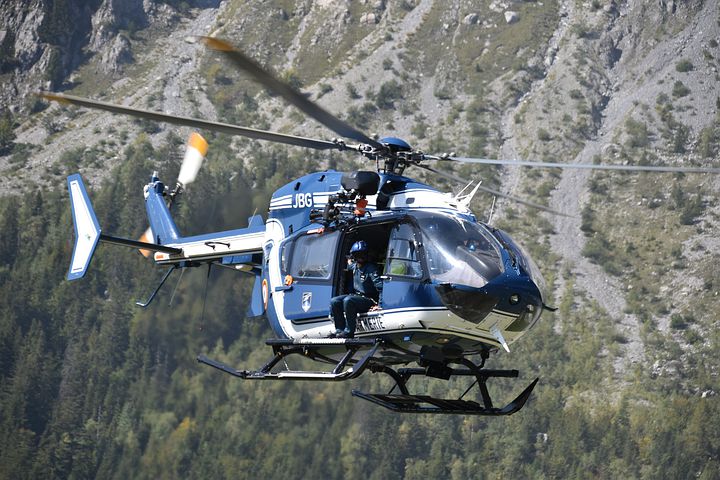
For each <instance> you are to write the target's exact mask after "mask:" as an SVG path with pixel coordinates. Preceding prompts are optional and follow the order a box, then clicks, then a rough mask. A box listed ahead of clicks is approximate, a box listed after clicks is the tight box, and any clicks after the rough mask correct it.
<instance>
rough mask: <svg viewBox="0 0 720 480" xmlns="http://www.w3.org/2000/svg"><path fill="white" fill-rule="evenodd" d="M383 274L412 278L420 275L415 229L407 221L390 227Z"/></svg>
mask: <svg viewBox="0 0 720 480" xmlns="http://www.w3.org/2000/svg"><path fill="white" fill-rule="evenodd" d="M385 274H386V275H397V276H404V277H412V278H420V277H422V266H421V263H420V254H419V252H418V241H417V238H416V233H415V229H414V228H413V226H412V225H411V224H409V223H400V224H397V225H395V226H394V227H393V229H392V232H391V234H390V243H389V244H388V253H387V261H386V264H385Z"/></svg>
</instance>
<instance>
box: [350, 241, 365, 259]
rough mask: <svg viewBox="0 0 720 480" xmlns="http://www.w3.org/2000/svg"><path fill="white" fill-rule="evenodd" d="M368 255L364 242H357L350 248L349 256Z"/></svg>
mask: <svg viewBox="0 0 720 480" xmlns="http://www.w3.org/2000/svg"><path fill="white" fill-rule="evenodd" d="M362 253H368V246H367V243H366V242H365V240H359V241H357V242H355V243H353V245H352V247H350V255H358V254H362Z"/></svg>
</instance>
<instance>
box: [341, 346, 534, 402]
mask: <svg viewBox="0 0 720 480" xmlns="http://www.w3.org/2000/svg"><path fill="white" fill-rule="evenodd" d="M462 363H463V365H466V366H467V367H468V368H463V369H454V368H449V367H448V368H446V369H445V371H444V377H443V378H446V379H449V378H450V377H453V376H470V377H475V383H477V385H478V388H479V390H480V396H481V398H482V402H483V403H482V404H480V403H478V402H474V401H472V400H463V398H462V397H464V396H465V394H466V393H467V392H468V391H470V388H472V386H473V385H474V384H473V385H471V386H470V388H468V389H467V390H465V393H463V394H462V395H461V396H460V398H457V399H445V398H435V397H431V396H429V395H411V394H410V392H409V391H408V388H407V382H408V380H410V378H411V377H412V376H415V375H417V376H429V375H428V369H427V368H400V369H398V370H397V371H395V370H393V369H392V368H390V367H387V366H379V367H375V366H373V367H371V371H372V372H375V373H386V374H388V375H390V377H392V379H393V380H395V383H396V385H395V386H394V387H393V389H392V390H390V393H387V394H379V393H365V392H360V391H358V390H353V391H352V394H353V396H355V397H358V398H362V399H363V400H367V401H369V402H372V403H374V404H376V405H380V406H382V407H385V408H388V409H390V410H392V411H394V412H401V413H445V414H462V415H486V416H502V415H512V414H513V413H516V412H518V411H519V410H520V409H522V408H523V406H525V402H527V400H528V398H530V394H531V393H532V391H533V389H534V388H535V385H536V384H537V382H538V380H539V379H538V378H536V379H535V380H534V381H533V382H532V383H530V385H528V386H527V387H526V388H525V390H523V391H522V393H520V395H518V396H517V398H515V400H513V401H512V402H510V403H508V404H507V405H505V406H504V407H502V408H496V407H495V406H493V402H492V398H491V397H490V393H489V392H488V389H487V385H486V381H487V379H488V378H493V377H504V378H516V377H517V376H518V371H517V370H489V369H482V368H478V367H477V366H475V365H474V364H473V363H472V362H470V361H469V360H466V359H463V361H462ZM430 376H434V375H430ZM395 387H398V388H399V389H400V393H399V394H393V393H392V391H393V390H394V389H395Z"/></svg>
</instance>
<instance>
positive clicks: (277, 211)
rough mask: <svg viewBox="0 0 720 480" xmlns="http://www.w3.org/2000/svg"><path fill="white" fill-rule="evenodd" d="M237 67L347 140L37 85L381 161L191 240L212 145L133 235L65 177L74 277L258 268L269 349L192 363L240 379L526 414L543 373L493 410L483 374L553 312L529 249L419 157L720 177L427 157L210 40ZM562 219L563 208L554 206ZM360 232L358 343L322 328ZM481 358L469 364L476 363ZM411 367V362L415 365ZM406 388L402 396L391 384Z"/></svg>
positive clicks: (431, 408)
mask: <svg viewBox="0 0 720 480" xmlns="http://www.w3.org/2000/svg"><path fill="white" fill-rule="evenodd" d="M199 40H200V41H202V42H204V43H205V44H206V45H207V46H209V47H210V48H212V49H215V50H217V51H220V52H222V54H223V55H225V56H226V57H227V58H228V59H229V60H230V61H231V62H232V63H233V64H235V65H236V66H237V67H239V68H240V69H241V70H243V71H244V72H246V73H248V74H250V75H251V76H252V77H253V78H255V79H256V80H258V81H259V82H261V83H262V84H264V85H265V86H266V87H268V88H269V89H270V90H272V91H273V92H274V93H275V94H278V95H280V96H282V97H283V98H285V99H286V100H287V101H289V102H290V103H291V104H293V105H294V106H296V107H298V108H299V109H300V110H302V111H303V112H305V113H306V114H308V115H309V116H311V117H312V118H314V119H316V120H318V121H319V122H321V123H322V124H324V125H325V126H327V127H328V128H329V129H331V130H333V131H334V132H335V133H337V134H338V135H340V136H342V137H344V138H348V139H352V140H354V141H356V142H358V143H357V144H348V143H345V142H344V141H341V140H337V139H335V140H332V141H324V140H316V139H310V138H304V137H297V136H292V135H285V134H280V133H274V132H268V131H263V130H255V129H250V128H245V127H239V126H235V125H228V124H223V123H217V122H210V121H206V120H200V119H194V118H188V117H178V116H172V115H167V114H163V113H158V112H150V111H147V110H139V109H134V108H129V107H124V106H119V105H114V104H110V103H105V102H100V101H96V100H89V99H85V98H80V97H75V96H71V95H63V94H56V93H43V94H41V95H42V96H43V97H45V98H47V99H49V100H53V101H58V102H62V103H65V104H71V105H78V106H85V107H89V108H95V109H101V110H106V111H110V112H114V113H121V114H129V115H133V116H137V117H141V118H145V119H151V120H156V121H161V122H168V123H172V124H177V125H184V126H191V127H195V128H204V129H209V130H214V131H219V132H225V133H230V134H234V135H243V136H247V137H251V138H255V139H262V140H269V141H273V142H279V143H284V144H289V145H296V146H301V147H306V148H313V149H320V150H339V151H354V152H358V153H359V154H360V155H362V156H363V157H366V158H368V159H371V160H374V161H375V162H376V163H377V170H376V171H354V172H349V173H341V172H336V171H332V170H329V171H323V172H317V173H311V174H308V175H305V176H303V177H301V178H299V179H297V180H293V181H292V182H290V183H288V184H287V185H285V186H284V187H282V188H280V189H279V190H277V191H276V192H275V193H274V194H273V196H272V199H271V201H270V209H269V212H268V216H267V220H266V221H263V219H262V217H260V216H254V217H252V218H250V219H249V223H248V226H247V227H246V228H240V229H237V230H230V231H223V232H214V233H209V234H205V235H199V236H190V237H184V236H182V235H181V233H180V232H179V231H178V228H177V227H176V225H175V223H174V221H173V218H172V216H171V213H170V205H171V204H172V200H173V199H174V198H175V197H176V196H177V195H178V194H179V193H180V192H181V191H182V189H183V188H184V187H185V186H187V184H189V183H190V182H192V181H193V180H194V179H195V177H196V175H197V173H198V170H199V168H200V163H201V161H202V158H203V157H204V153H205V150H206V148H207V144H204V142H203V141H201V140H198V138H197V137H195V139H194V140H191V142H190V146H189V148H188V153H187V155H186V159H185V161H184V163H183V166H182V168H181V171H180V175H179V178H178V182H177V185H176V186H175V188H174V189H172V190H170V189H169V188H168V187H167V186H166V185H165V184H163V183H162V182H161V181H160V179H159V178H158V176H157V174H156V173H153V174H152V176H151V178H150V182H149V183H148V184H147V185H145V186H144V188H143V193H144V196H145V205H146V209H147V216H148V219H149V222H150V230H149V231H148V235H146V236H145V238H144V239H142V240H140V241H137V240H131V239H126V238H120V237H115V236H110V235H107V234H105V233H103V232H102V230H101V228H100V225H99V224H98V221H97V219H96V216H95V213H94V211H93V208H92V205H91V202H90V199H89V197H88V194H87V191H86V189H85V187H84V185H83V181H82V179H81V177H80V175H79V174H74V175H71V176H70V177H68V188H69V192H70V199H71V203H72V212H73V220H74V224H75V238H76V241H75V248H74V251H73V257H72V262H71V267H70V271H69V273H68V279H69V280H75V279H78V278H81V277H82V276H83V275H84V274H85V272H86V271H87V269H88V266H89V264H90V260H91V259H92V256H93V252H94V251H95V248H96V246H97V244H98V242H107V243H115V244H120V245H124V246H129V247H133V248H139V249H143V250H144V251H148V252H153V258H154V261H155V262H156V263H157V264H158V265H162V266H167V267H169V269H168V271H167V273H166V274H165V277H164V278H163V280H162V281H161V283H160V285H159V286H158V287H157V289H156V290H155V291H154V292H153V293H152V295H151V296H150V298H149V300H148V301H147V302H144V303H139V305H141V306H147V305H148V304H149V303H150V301H152V299H153V297H154V296H155V294H156V293H157V291H158V290H159V289H160V287H161V286H162V285H163V283H164V282H165V281H166V280H167V278H168V277H169V275H170V274H171V273H172V272H173V271H175V270H177V269H183V268H187V267H192V266H198V265H201V264H217V265H222V266H224V267H229V268H233V269H236V270H237V271H239V272H242V273H245V274H248V275H251V276H253V277H254V278H255V287H254V290H253V295H252V299H251V302H250V312H251V314H252V315H265V316H266V317H267V319H268V320H269V322H270V325H271V326H272V329H273V331H274V332H275V335H276V338H274V339H270V340H267V342H266V343H267V344H268V345H269V346H271V347H272V349H273V352H274V355H273V357H272V359H271V360H270V361H269V362H268V363H267V364H266V365H264V366H263V367H262V368H260V369H258V370H238V369H235V368H233V367H231V366H228V365H226V364H224V363H221V362H218V361H216V360H212V359H210V358H207V357H206V356H203V355H201V356H199V357H198V361H199V362H201V363H204V364H207V365H209V366H212V367H214V368H217V369H219V370H221V371H223V372H226V373H228V374H230V375H233V376H235V377H239V378H241V379H245V380H320V381H342V380H349V379H352V378H356V377H358V376H359V375H361V374H362V373H363V372H365V371H371V372H375V373H385V374H388V375H389V376H390V377H392V379H393V380H394V381H395V386H394V387H393V390H391V391H390V392H389V393H387V394H372V393H365V392H360V391H355V390H354V391H353V392H352V394H353V395H355V396H357V397H359V398H363V399H365V400H369V401H371V402H374V403H376V404H379V405H382V406H384V407H386V408H389V409H391V410H394V411H397V412H414V413H460V414H475V415H510V414H513V413H515V412H517V411H519V410H520V409H521V408H522V407H523V406H524V405H525V402H526V401H527V399H528V398H529V396H530V394H531V392H532V390H533V388H534V387H535V385H536V383H537V381H538V379H535V380H534V381H532V382H531V383H530V384H529V385H528V386H527V387H526V388H525V389H524V390H523V391H522V393H520V395H518V397H517V398H515V400H513V401H512V402H510V403H509V404H507V405H506V406H504V407H502V408H498V407H495V406H494V405H493V402H492V399H491V396H490V394H489V392H488V389H487V386H486V381H487V379H488V378H493V377H517V376H518V371H517V370H491V369H486V368H484V364H485V361H486V359H487V358H488V357H489V355H490V354H491V353H493V352H496V351H498V350H501V349H502V350H504V351H507V352H509V351H510V346H511V345H512V344H513V343H514V342H515V341H517V340H518V339H519V338H520V337H522V336H523V335H524V334H525V333H526V332H527V331H528V330H529V329H530V328H532V326H533V325H534V324H535V323H536V322H537V321H538V319H539V318H540V315H541V313H542V312H543V311H544V310H553V309H552V308H551V307H548V306H547V305H546V304H545V301H546V298H547V297H546V293H545V282H544V280H543V278H542V275H541V273H540V271H539V270H538V268H537V266H536V265H535V263H534V262H533V260H532V259H531V258H530V256H529V255H528V254H527V253H526V252H525V251H524V250H523V249H522V247H521V246H520V245H518V244H517V243H516V242H515V241H513V239H512V238H511V237H510V236H509V235H508V234H507V233H506V232H504V231H502V230H499V229H497V228H493V227H492V226H490V225H487V224H485V223H483V222H480V221H478V219H477V218H476V216H475V215H474V214H473V212H472V211H471V210H470V209H469V208H468V206H469V202H470V200H471V199H472V197H473V195H474V194H475V193H476V192H477V191H478V190H483V191H486V192H490V193H492V194H495V195H500V196H505V197H509V198H511V199H512V200H515V201H520V202H522V203H525V204H528V205H530V206H532V207H536V208H540V209H543V210H548V209H547V208H545V207H542V206H539V205H535V204H532V203H529V202H525V201H522V200H521V199H518V198H516V197H512V196H509V195H504V194H502V193H500V192H497V191H495V190H492V189H488V188H486V187H484V186H481V185H480V184H479V183H478V184H476V185H475V186H474V187H472V188H470V187H471V185H468V186H466V188H465V189H463V190H462V191H461V192H460V193H458V194H449V193H442V192H440V191H438V190H436V189H434V188H432V187H430V186H428V185H425V184H423V183H420V182H418V181H416V180H413V179H412V178H409V177H407V176H404V175H403V174H404V171H405V169H406V168H408V167H420V168H424V169H426V170H429V171H432V172H435V173H437V174H439V175H443V176H445V177H447V178H450V179H453V180H459V181H462V179H458V178H457V177H455V176H454V175H451V174H447V173H444V172H441V171H438V170H436V169H434V168H432V167H430V166H428V165H426V163H427V162H429V161H454V162H469V163H479V164H499V165H507V164H510V165H523V166H530V167H552V168H592V169H608V170H626V171H662V172H697V173H703V172H704V173H720V169H717V168H683V167H649V166H637V167H635V166H621V165H587V164H558V163H536V162H519V161H505V160H490V159H474V158H460V157H455V156H452V155H440V156H437V155H428V154H425V153H423V152H421V151H419V150H413V149H412V148H411V147H410V145H408V144H407V143H406V142H405V141H403V140H401V139H399V138H395V137H387V138H382V139H379V140H376V139H373V138H370V137H368V136H367V135H365V134H363V133H362V132H360V131H358V130H356V129H354V128H353V127H351V126H350V125H348V124H347V123H345V122H344V121H342V120H340V119H338V118H336V117H335V116H333V115H332V114H330V113H328V112H327V111H326V110H324V109H322V108H321V107H320V106H318V105H317V104H315V103H313V102H311V101H310V100H308V99H307V98H306V97H305V96H304V95H302V94H301V93H300V92H298V91H296V90H294V89H293V88H292V87H290V86H289V85H287V84H285V83H284V82H282V81H280V80H278V79H277V78H275V77H274V76H273V75H271V74H270V73H268V72H267V71H265V70H264V69H263V68H261V67H260V66H259V65H258V64H256V63H255V62H254V61H253V60H251V59H249V58H248V57H246V56H245V55H244V54H242V53H241V52H240V51H238V50H237V49H235V48H234V47H232V46H231V45H230V44H228V43H227V42H224V41H222V40H219V39H215V38H208V37H201V38H200V39H199ZM554 213H560V212H554ZM358 240H364V241H365V242H367V244H368V245H369V247H370V250H371V251H372V252H374V260H375V261H376V262H377V263H378V264H379V265H380V266H381V268H382V277H381V278H382V281H383V293H382V297H381V300H380V303H379V305H378V307H379V308H376V309H374V310H371V311H369V312H367V313H365V314H363V315H361V316H360V317H359V319H358V329H357V332H356V336H355V338H349V339H346V338H328V336H329V334H331V333H332V332H334V331H335V327H334V324H333V321H332V319H331V318H330V317H329V313H330V312H329V310H330V309H329V304H330V299H331V298H332V297H333V296H335V295H338V294H342V293H344V291H345V288H346V278H345V274H344V272H345V265H346V254H347V253H348V251H349V250H350V246H351V245H352V244H353V243H354V242H356V241H358ZM293 354H297V355H302V356H304V357H307V358H310V359H313V360H317V361H319V362H322V363H325V364H327V365H329V367H328V368H327V369H326V370H324V371H299V370H289V369H288V368H287V367H286V364H285V362H282V366H285V368H279V367H280V366H281V360H283V359H284V358H285V357H287V356H289V355H293ZM476 358H477V359H478V360H474V359H476ZM413 363H416V364H417V366H416V367H408V366H407V365H409V364H413ZM413 376H415V377H433V378H440V379H445V380H447V379H450V378H452V377H455V376H469V377H472V378H474V379H475V383H476V384H477V385H478V388H479V392H480V400H481V401H480V402H476V401H473V400H465V399H464V396H465V394H467V393H468V391H469V390H470V389H471V388H472V386H473V385H474V384H473V385H471V386H470V388H468V390H467V391H466V392H465V393H464V394H463V395H462V396H461V397H460V398H455V399H445V398H435V397H431V396H427V395H413V394H410V392H409V390H408V381H409V379H410V378H411V377H413ZM395 388H397V389H398V390H399V393H393V391H394V390H395Z"/></svg>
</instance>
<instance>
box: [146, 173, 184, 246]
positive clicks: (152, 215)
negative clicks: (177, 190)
mask: <svg viewBox="0 0 720 480" xmlns="http://www.w3.org/2000/svg"><path fill="white" fill-rule="evenodd" d="M145 209H146V210H147V215H148V220H149V221H150V228H151V230H152V233H153V239H152V242H151V243H157V244H158V245H164V244H168V243H173V242H176V241H177V240H178V239H179V238H180V234H179V233H178V229H177V226H176V225H175V222H174V221H173V219H172V216H171V215H170V210H169V209H168V206H167V203H166V202H165V185H164V184H163V183H162V182H161V181H160V180H159V179H158V178H157V174H153V176H152V178H151V179H150V183H148V184H147V185H146V186H145Z"/></svg>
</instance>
